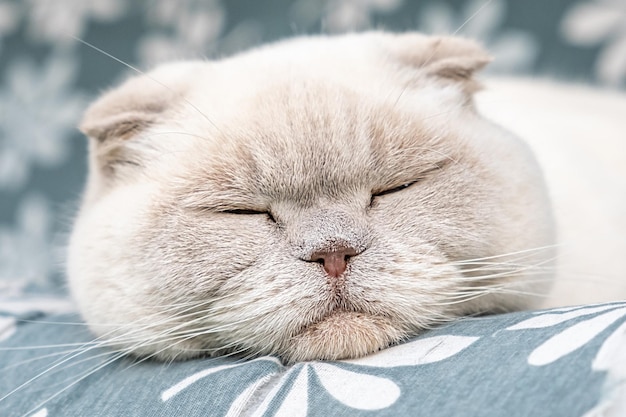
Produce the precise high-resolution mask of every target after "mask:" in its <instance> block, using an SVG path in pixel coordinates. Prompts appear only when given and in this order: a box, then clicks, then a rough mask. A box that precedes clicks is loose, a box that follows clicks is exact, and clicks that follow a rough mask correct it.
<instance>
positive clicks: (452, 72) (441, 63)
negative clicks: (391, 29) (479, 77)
mask: <svg viewBox="0 0 626 417" xmlns="http://www.w3.org/2000/svg"><path fill="white" fill-rule="evenodd" d="M391 51H392V54H393V55H394V56H395V57H396V58H397V59H398V60H400V62H401V63H402V64H404V65H407V66H410V67H412V68H415V69H416V70H418V71H419V75H420V76H426V77H430V78H434V79H436V80H438V81H441V82H448V83H456V84H458V85H459V86H460V87H461V88H462V89H463V91H465V92H466V93H473V92H474V91H476V90H477V89H479V87H480V85H479V83H478V82H477V81H476V80H475V79H474V78H473V76H474V73H475V72H476V71H479V70H481V69H482V68H483V67H484V66H485V65H487V64H488V63H489V62H490V61H491V60H492V57H491V56H490V55H489V54H488V53H487V51H486V50H485V49H483V47H482V46H480V44H479V43H477V42H475V41H473V40H469V39H464V38H460V37H454V36H426V35H421V34H416V33H407V34H400V35H396V39H395V40H394V42H393V45H392V46H391Z"/></svg>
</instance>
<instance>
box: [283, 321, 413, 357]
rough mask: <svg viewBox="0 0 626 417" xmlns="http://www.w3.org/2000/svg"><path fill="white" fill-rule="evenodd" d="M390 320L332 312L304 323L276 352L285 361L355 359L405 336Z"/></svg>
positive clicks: (396, 341)
mask: <svg viewBox="0 0 626 417" xmlns="http://www.w3.org/2000/svg"><path fill="white" fill-rule="evenodd" d="M406 337H407V334H406V333H405V332H404V331H403V330H401V329H399V328H398V326H397V324H396V325H394V323H393V321H392V320H390V319H388V318H385V317H380V316H373V315H369V314H365V313H357V312H349V311H335V312H332V313H331V314H329V315H328V316H326V317H324V318H322V319H321V320H320V321H317V322H315V323H311V324H309V325H307V326H305V327H304V328H303V329H302V330H301V331H300V332H299V333H298V334H296V335H295V336H294V337H292V338H290V339H289V340H288V341H287V343H288V346H287V347H286V348H285V349H284V352H282V353H281V354H280V356H281V358H282V360H283V361H284V362H285V363H287V364H290V363H294V362H300V361H310V360H340V359H349V358H358V357H361V356H365V355H368V354H370V353H373V352H376V351H379V350H381V349H384V348H386V347H388V346H390V345H392V344H395V343H398V342H399V341H401V340H403V339H405V338H406Z"/></svg>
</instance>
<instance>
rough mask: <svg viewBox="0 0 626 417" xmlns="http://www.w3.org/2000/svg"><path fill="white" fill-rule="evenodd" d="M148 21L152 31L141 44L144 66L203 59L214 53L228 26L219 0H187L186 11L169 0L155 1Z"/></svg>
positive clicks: (139, 43) (142, 38)
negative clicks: (209, 53)
mask: <svg viewBox="0 0 626 417" xmlns="http://www.w3.org/2000/svg"><path fill="white" fill-rule="evenodd" d="M153 3H154V4H153V6H152V7H150V9H149V10H148V14H147V15H146V19H147V21H148V23H149V25H148V26H149V27H153V28H156V29H153V30H151V31H148V32H147V33H146V34H145V35H144V36H142V37H141V39H140V40H139V42H138V45H137V48H138V52H139V56H140V59H141V62H142V64H143V65H144V66H146V67H150V66H154V65H156V64H158V63H160V62H165V61H171V60H180V59H190V58H200V57H204V56H206V54H207V52H209V51H211V50H213V49H215V47H216V42H217V40H218V39H219V36H220V34H221V33H222V29H223V27H224V25H225V23H226V12H225V10H224V7H223V6H222V4H221V2H220V1H219V0H209V1H205V0H202V1H200V0H187V1H185V2H184V7H181V5H180V4H179V3H178V2H173V1H170V0H156V1H154V2H153Z"/></svg>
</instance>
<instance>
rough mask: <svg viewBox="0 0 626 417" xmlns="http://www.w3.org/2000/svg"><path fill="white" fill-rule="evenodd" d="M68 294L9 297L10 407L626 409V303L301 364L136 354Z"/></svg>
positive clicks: (555, 412)
mask: <svg viewBox="0 0 626 417" xmlns="http://www.w3.org/2000/svg"><path fill="white" fill-rule="evenodd" d="M36 302H37V303H39V304H40V305H41V304H42V301H41V300H36ZM32 303H33V302H32V301H31V305H32ZM55 303H56V304H54V303H50V302H49V301H47V304H48V305H52V306H53V308H51V309H49V310H52V311H57V313H51V312H50V311H48V312H46V311H45V309H36V308H27V307H25V306H28V305H29V304H28V303H27V302H22V303H19V302H16V301H15V300H13V301H12V302H9V301H7V300H4V301H3V302H0V312H1V315H0V349H1V350H2V354H1V356H0V369H2V371H1V375H2V378H0V398H1V399H0V415H2V416H22V415H27V416H30V415H34V416H37V417H42V416H65V417H71V416H85V415H90V416H209V415H210V416H236V415H242V414H244V415H254V416H290V417H293V416H305V415H309V416H361V415H363V416H369V415H388V416H405V415H407V416H409V415H410V416H415V415H422V416H431V417H437V416H442V417H443V416H468V417H470V416H481V417H486V416H507V415H511V416H534V417H540V416H545V417H558V416H563V417H565V416H567V417H572V416H595V415H600V413H601V412H605V413H610V412H615V413H620V412H623V411H625V410H626V408H619V407H624V406H626V404H624V398H626V355H625V353H626V301H625V302H619V303H609V304H599V305H587V306H578V307H570V308H560V309H553V310H544V311H530V312H518V313H511V314H504V315H497V316H486V317H479V318H467V319H463V320H458V321H455V322H452V323H449V324H447V325H444V326H441V327H438V328H436V329H432V330H429V331H426V332H424V333H423V334H422V335H420V336H418V337H416V338H414V339H411V340H409V341H407V342H406V343H403V344H401V345H398V346H394V347H391V348H388V349H386V350H383V351H380V352H378V353H376V354H373V355H370V356H368V357H365V358H360V359H354V360H345V361H337V362H306V363H298V364H295V365H292V366H284V365H283V364H282V363H281V362H280V360H279V359H277V358H275V357H269V356H264V357H260V358H257V359H254V360H247V361H245V360H242V359H240V358H233V357H221V358H203V359H197V360H190V361H185V362H171V363H161V362H156V361H151V360H133V359H130V358H126V357H123V356H122V355H120V354H118V353H116V352H114V351H112V350H110V349H108V348H106V347H103V346H101V344H102V342H101V341H100V340H98V339H95V338H94V337H93V336H92V335H91V334H90V333H89V331H88V330H87V328H86V326H85V325H84V324H83V322H82V321H81V319H80V318H79V317H78V316H77V315H76V314H75V313H58V312H59V311H62V310H63V309H64V307H65V304H63V302H61V301H58V300H57V301H55ZM44 304H45V303H44ZM620 401H621V403H620ZM602 415H605V414H602ZM606 415H615V416H618V415H626V414H606Z"/></svg>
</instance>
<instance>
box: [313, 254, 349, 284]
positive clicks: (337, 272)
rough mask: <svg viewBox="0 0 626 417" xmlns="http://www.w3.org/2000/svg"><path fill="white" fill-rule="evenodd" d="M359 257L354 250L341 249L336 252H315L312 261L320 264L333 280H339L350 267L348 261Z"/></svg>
mask: <svg viewBox="0 0 626 417" xmlns="http://www.w3.org/2000/svg"><path fill="white" fill-rule="evenodd" d="M355 255H358V253H357V251H356V250H354V249H353V248H340V249H337V250H334V251H320V252H315V253H314V254H313V256H311V261H313V262H319V263H321V264H322V265H323V266H324V271H326V273H327V274H328V275H330V276H331V277H333V278H339V277H340V276H341V275H342V274H343V273H344V272H346V268H347V267H348V259H350V258H351V257H352V256H355Z"/></svg>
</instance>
